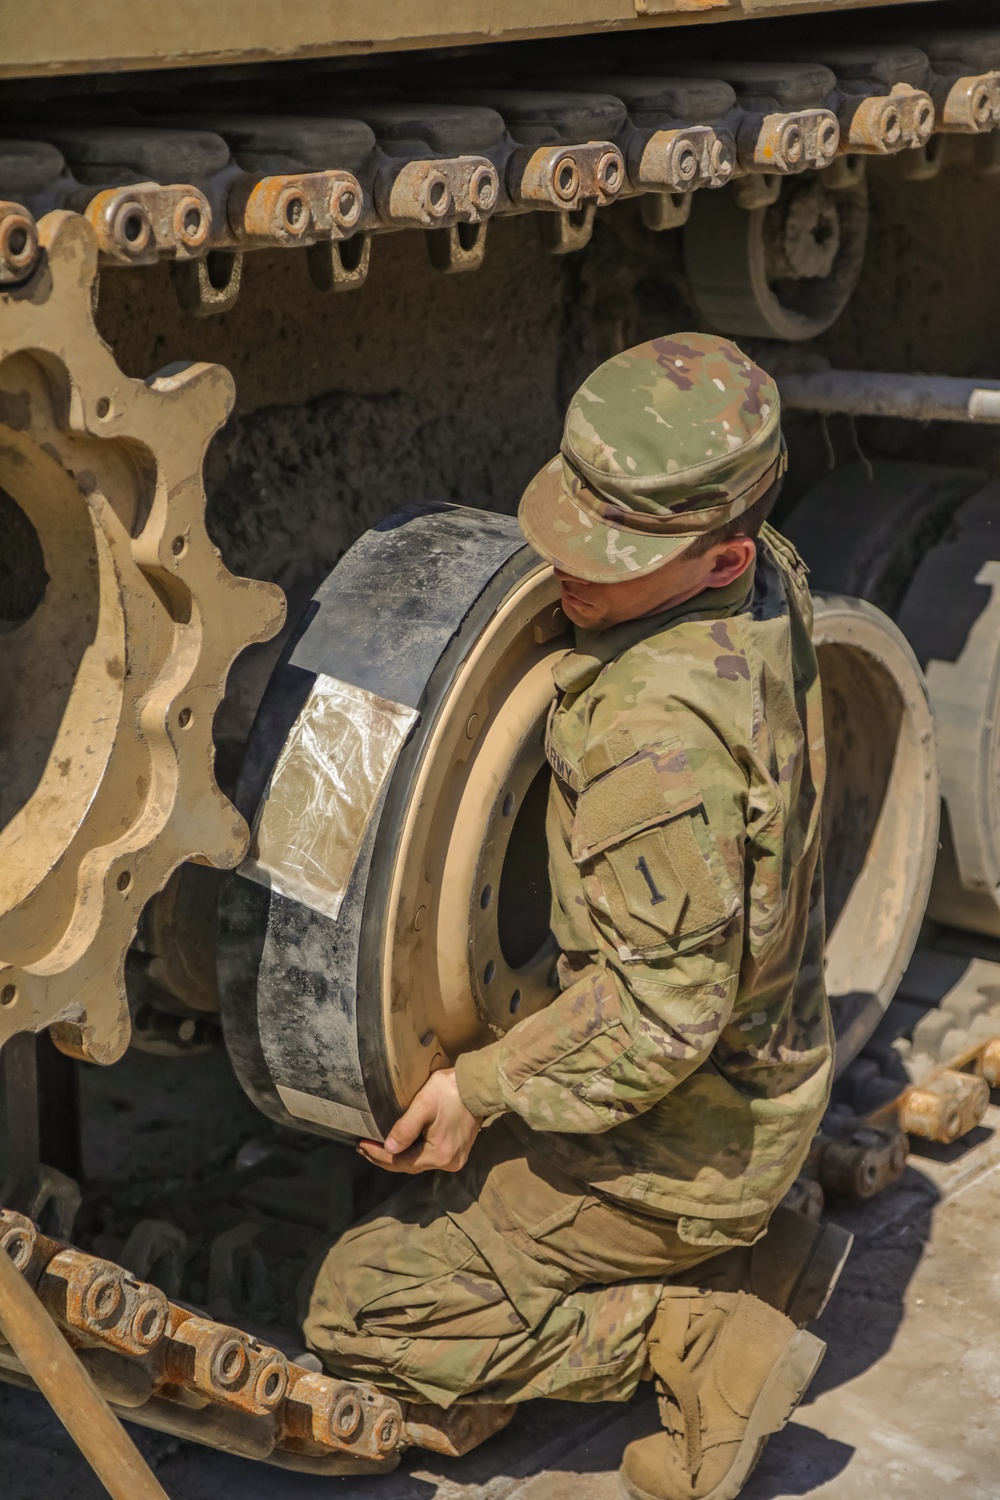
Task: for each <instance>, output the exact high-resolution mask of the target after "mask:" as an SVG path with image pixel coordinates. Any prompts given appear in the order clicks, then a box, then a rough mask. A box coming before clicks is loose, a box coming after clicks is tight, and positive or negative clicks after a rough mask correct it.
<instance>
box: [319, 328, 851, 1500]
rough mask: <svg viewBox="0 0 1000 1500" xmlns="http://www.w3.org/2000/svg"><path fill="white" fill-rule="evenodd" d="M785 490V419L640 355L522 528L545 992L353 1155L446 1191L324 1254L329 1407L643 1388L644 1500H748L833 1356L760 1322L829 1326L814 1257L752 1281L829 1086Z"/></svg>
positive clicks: (808, 648)
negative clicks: (531, 573)
mask: <svg viewBox="0 0 1000 1500" xmlns="http://www.w3.org/2000/svg"><path fill="white" fill-rule="evenodd" d="M784 467H785V451H784V444H783V439H782V436H781V427H780V414H779V401H778V392H777V390H776V388H775V386H774V383H773V382H772V380H771V379H770V378H769V377H768V376H767V375H766V374H765V373H764V372H763V371H762V370H761V369H759V368H758V367H757V366H756V365H754V364H753V363H752V362H751V361H750V360H749V359H747V358H746V356H745V355H743V354H742V353H741V352H740V350H739V349H737V348H736V346H735V345H734V344H732V343H730V342H728V341H727V340H726V339H722V338H715V337H710V336H707V335H704V334H677V335H674V336H673V337H669V338H659V339H654V340H653V341H652V342H651V343H647V344H642V345H640V346H639V347H638V348H635V349H630V350H628V351H627V352H625V353H624V354H621V355H617V356H616V357H615V358H613V359H610V360H608V361H607V363H605V364H603V365H601V366H600V368H599V369H598V370H596V371H595V372H594V374H593V375H592V376H591V377H590V379H589V380H587V381H586V383H585V384H584V385H583V386H582V387H581V388H580V390H579V391H578V392H577V393H576V395H575V396H574V398H573V400H572V402H571V403H570V407H569V411H568V414H567V417H566V425H565V429H564V434H563V441H562V451H561V455H560V456H559V457H558V458H557V459H556V460H555V461H554V462H553V463H551V464H549V465H548V466H547V467H546V468H545V469H544V470H543V471H542V472H541V473H540V474H539V475H538V476H537V477H536V479H535V480H534V481H533V482H532V484H531V485H530V486H529V487H528V490H527V491H526V493H525V495H524V497H523V499H522V501H521V507H520V522H521V526H522V529H523V531H524V534H525V536H526V537H527V539H528V541H529V542H530V543H531V544H532V546H533V547H535V549H536V550H537V551H538V552H540V553H541V555H542V556H543V557H545V558H548V559H549V560H550V561H551V562H552V563H553V565H554V567H555V569H556V573H557V576H558V578H559V580H560V582H561V585H562V604H563V609H564V610H565V612H566V614H567V615H568V616H569V618H570V620H571V621H572V622H573V624H574V625H575V626H576V646H575V649H574V650H573V651H571V652H570V653H569V654H568V655H567V656H566V657H565V658H564V659H563V660H562V661H561V662H560V663H559V665H558V667H557V668H556V672H555V678H556V689H557V693H558V697H557V700H556V702H555V703H554V705H553V709H552V713H551V715H550V719H549V725H548V731H547V736H546V749H547V755H548V759H549V762H550V764H551V767H552V773H553V774H552V784H551V794H550V800H549V809H548V820H547V836H548V845H549V858H550V874H551V883H552V928H553V931H554V933H555V936H556V938H557V940H558V943H559V947H560V949H561V958H560V960H559V973H560V979H561V983H562V992H561V994H560V995H559V996H557V998H556V999H555V1000H554V1001H553V1002H552V1004H551V1005H550V1006H549V1007H548V1008H547V1009H545V1010H543V1011H541V1012H540V1013H538V1014H535V1015H533V1016H530V1017H527V1018H525V1019H524V1020H523V1021H521V1022H519V1023H518V1024H517V1025H515V1026H513V1027H512V1029H511V1030H510V1031H509V1032H508V1033H507V1034H506V1035H505V1036H503V1037H501V1038H500V1039H499V1040H497V1041H495V1042H493V1043H491V1044H490V1045H488V1046H486V1047H484V1048H483V1049H482V1050H481V1051H478V1052H475V1053H470V1054H467V1055H465V1056H462V1057H459V1058H458V1060H457V1063H456V1065H455V1067H454V1068H449V1069H447V1070H443V1071H441V1072H437V1073H435V1074H433V1076H432V1077H431V1079H430V1080H429V1082H428V1083H427V1084H426V1085H425V1086H424V1088H423V1089H422V1090H421V1092H420V1093H419V1094H418V1096H417V1098H416V1099H415V1100H414V1102H413V1104H412V1105H411V1106H410V1108H409V1109H408V1110H407V1111H406V1113H405V1115H404V1116H403V1117H402V1119H401V1120H400V1121H399V1122H398V1124H397V1125H396V1126H395V1127H394V1129H393V1130H392V1132H391V1134H390V1135H389V1137H388V1139H387V1140H386V1141H385V1142H384V1144H382V1145H379V1144H378V1143H376V1142H365V1143H363V1145H362V1147H361V1150H362V1152H363V1154H364V1155H365V1156H366V1157H367V1158H368V1159H369V1160H370V1161H373V1162H377V1163H378V1164H379V1165H380V1166H383V1167H385V1168H386V1169H387V1170H389V1171H393V1172H399V1173H423V1172H427V1171H430V1170H431V1169H437V1173H436V1176H435V1177H433V1178H431V1179H430V1180H426V1179H425V1180H423V1181H420V1182H418V1183H411V1184H408V1185H407V1186H405V1187H404V1188H403V1189H402V1190H401V1191H399V1192H397V1193H396V1194H395V1195H394V1196H393V1197H391V1198H390V1199H389V1200H388V1201H387V1202H386V1203H384V1204H383V1205H382V1206H381V1207H380V1208H379V1209H377V1210H376V1211H375V1212H374V1213H372V1214H371V1215H369V1217H368V1218H367V1219H366V1220H365V1221H363V1222H362V1223H361V1224H359V1225H357V1226H355V1227H354V1228H352V1229H351V1230H349V1231H348V1232H347V1234H345V1235H344V1236H343V1238H342V1239H341V1240H340V1241H339V1242H338V1244H337V1245H336V1246H335V1247H334V1248H333V1249H332V1250H331V1251H330V1252H329V1254H328V1255H327V1257H326V1259H325V1261H324V1262H323V1264H322V1266H321V1268H320V1270H319V1272H318V1274H317V1276H316V1278H315V1282H314V1285H313V1287H312V1293H311V1299H310V1305H309V1309H308V1315H307V1318H306V1320H305V1331H306V1335H307V1338H308V1341H309V1343H310V1345H311V1346H312V1347H313V1348H314V1349H315V1350H316V1351H317V1352H318V1353H319V1354H320V1355H321V1356H322V1357H323V1359H324V1360H325V1362H326V1363H327V1365H328V1366H329V1367H330V1369H331V1370H333V1371H334V1372H335V1373H336V1374H338V1375H341V1376H347V1377H355V1378H366V1379H369V1380H371V1381H372V1382H373V1383H374V1384H376V1385H377V1386H379V1388H380V1389H382V1390H384V1391H386V1392H390V1393H392V1394H393V1395H396V1396H398V1397H401V1398H404V1399H405V1400H407V1401H409V1402H414V1403H434V1404H436V1405H437V1406H438V1407H445V1408H447V1407H450V1406H452V1404H453V1403H455V1402H476V1403H479V1404H480V1406H481V1408H482V1409H481V1411H480V1413H479V1416H480V1418H481V1419H483V1422H484V1423H485V1426H484V1427H482V1430H484V1432H485V1430H487V1428H489V1427H490V1426H491V1425H492V1426H493V1427H494V1428H495V1427H498V1426H501V1425H503V1423H504V1421H506V1419H507V1418H508V1416H509V1414H510V1411H511V1410H512V1403H516V1402H518V1401H522V1400H525V1399H527V1398H529V1397H535V1396H549V1397H559V1398H562V1399H564V1400H578V1401H598V1400H608V1399H621V1400H626V1399H628V1398H629V1397H630V1396H631V1395H632V1393H633V1392H634V1390H635V1389H636V1386H637V1384H638V1382H639V1381H640V1380H641V1379H642V1378H643V1377H644V1376H645V1377H647V1378H648V1377H650V1376H652V1378H654V1380H655V1382H656V1386H657V1390H658V1393H659V1405H660V1413H661V1417H662V1420H663V1431H662V1432H658V1433H656V1434H654V1435H652V1436H650V1437H647V1438H643V1439H641V1440H639V1441H637V1442H634V1443H632V1444H631V1445H630V1447H629V1448H628V1450H627V1451H626V1454H625V1458H624V1462H623V1466H622V1476H623V1484H624V1487H625V1490H626V1492H627V1494H629V1495H630V1496H632V1497H635V1500H702V1497H708V1496H711V1497H714V1500H723V1497H731V1496H734V1495H735V1494H736V1493H737V1492H738V1490H739V1489H740V1487H741V1486H742V1484H743V1482H744V1480H745V1479H746V1477H747V1475H748V1474H749V1472H750V1469H751V1467H752V1466H753V1463H754V1461H755V1460H756V1458H757V1456H758V1454H759V1452H760V1450H761V1448H762V1446H763V1444H764V1442H765V1441H766V1438H767V1435H768V1434H769V1433H771V1432H774V1431H776V1430H778V1429H779V1428H780V1427H782V1426H783V1425H784V1423H785V1422H786V1421H787V1419H788V1417H789V1416H790V1414H791V1412H792V1411H793V1410H794V1407H795V1405H796V1404H797V1402H798V1400H799V1399H800V1398H801V1396H802V1394H803V1392H804V1391H805V1389H806V1387H807V1386H808V1384H809V1381H810V1379H811V1378H812V1375H813V1373H814V1372H815V1370H816V1368H817V1366H818V1364H819V1361H820V1359H821V1357H822V1354H823V1352H824V1347H825V1346H824V1345H823V1344H822V1343H821V1341H820V1340H819V1339H817V1338H816V1337H815V1336H814V1335H812V1334H810V1333H807V1332H803V1331H800V1330H798V1329H797V1328H796V1324H795V1321H793V1320H792V1318H791V1317H788V1316H786V1315H785V1311H781V1310H779V1308H784V1309H786V1310H787V1311H789V1312H791V1313H792V1315H793V1317H794V1318H795V1319H796V1321H798V1322H802V1321H804V1320H805V1317H806V1316H808V1313H809V1312H810V1311H811V1310H812V1311H814V1310H815V1307H813V1308H812V1309H810V1308H809V1307H808V1306H807V1304H806V1302H804V1301H803V1300H802V1299H801V1297H800V1298H799V1301H798V1303H797V1304H796V1303H795V1292H794V1286H795V1284H796V1281H797V1282H798V1284H799V1286H801V1285H802V1284H803V1279H802V1274H801V1273H802V1271H803V1267H804V1266H806V1265H807V1262H808V1263H809V1264H808V1267H807V1269H808V1271H809V1276H808V1278H807V1279H808V1280H809V1281H810V1283H811V1284H813V1285H815V1283H816V1281H817V1275H818V1266H819V1263H820V1262H821V1261H822V1260H823V1257H824V1256H825V1257H826V1258H827V1259H828V1260H829V1259H830V1253H831V1252H830V1247H829V1245H827V1244H825V1242H824V1239H823V1235H822V1233H821V1231H819V1230H818V1229H814V1228H812V1227H809V1226H807V1227H806V1229H805V1230H803V1229H802V1227H801V1226H802V1225H803V1224H804V1223H805V1221H802V1220H799V1226H800V1227H799V1230H798V1231H797V1238H796V1241H795V1244H794V1245H793V1244H792V1241H791V1240H790V1239H787V1238H786V1241H785V1243H784V1244H783V1245H782V1246H781V1247H779V1248H780V1250H781V1254H780V1255H779V1256H778V1257H777V1258H775V1257H774V1256H772V1273H773V1270H774V1267H775V1266H778V1267H779V1274H778V1275H777V1276H775V1275H774V1274H772V1273H768V1272H767V1270H766V1267H765V1268H764V1270H763V1272H762V1271H761V1266H760V1265H758V1266H757V1270H756V1271H755V1270H754V1269H753V1266H752V1265H751V1269H750V1271H749V1272H748V1269H747V1267H748V1264H750V1263H751V1262H755V1261H758V1260H759V1259H760V1257H761V1256H762V1255H764V1252H765V1249H766V1247H767V1246H768V1245H769V1244H771V1243H773V1241H772V1240H771V1237H770V1236H768V1238H766V1239H762V1237H763V1236H764V1235H765V1231H766V1229H767V1227H768V1221H769V1219H770V1216H771V1214H772V1212H773V1211H774V1209H775V1206H776V1205H777V1204H778V1203H779V1202H780V1200H781V1198H782V1197H783V1195H784V1194H785V1193H786V1192H787V1191H788V1189H789V1187H790V1186H791V1184H792V1183H793V1181H794V1180H795V1178H796V1176H797V1174H798V1172H799V1169H800V1168H801V1166H802V1164H803V1161H804V1160H805V1157H806V1154H807V1152H808V1149H809V1145H810V1141H811V1139H812V1136H813V1133H814V1131H815V1130H816V1127H817V1126H818V1124H819V1121H820V1118H821V1116H822V1114H823V1111H824V1108H825V1106H826V1103H827V1098H828V1094H829V1088H830V1079H831V1065H832V1056H833V1044H832V1036H831V1025H830V1015H829V1008H828V1005H827V999H826V994H825V990H824V984H823V941H824V926H823V887H822V872H821V863H820V833H819V816H820V801H821V797H822V790H823V779H824V744H823V720H822V708H821V702H820V689H819V681H818V676H817V667H816V657H815V654H814V652H813V648H812V644H811V640H810V623H811V603H810V597H809V592H808V589H807V587H806V582H805V569H804V567H803V565H802V563H801V561H800V560H799V558H798V556H797V555H796V553H795V551H794V550H793V548H792V547H791V546H790V545H789V544H788V542H786V541H784V540H783V539H782V538H781V537H780V536H779V535H778V534H777V532H775V531H774V530H772V529H771V528H770V527H769V526H768V525H767V524H766V518H767V515H768V513H769V511H770V509H771V507H772V505H773V504H774V501H775V498H776V496H777V493H778V489H779V486H780V481H781V475H782V473H783V470H784ZM484 1124H486V1125H487V1126H488V1128H487V1129H486V1130H485V1131H483V1133H482V1136H481V1138H480V1139H479V1140H478V1141H477V1137H478V1136H479V1134H480V1130H481V1127H483V1125H484ZM474 1145H475V1150H473V1149H472V1148H473V1146H474ZM470 1152H471V1155H470ZM785 1212H787V1211H785ZM758 1241H760V1244H757V1242H758ZM800 1242H802V1243H800ZM751 1246H756V1248H755V1249H754V1250H753V1251H751V1250H750V1248H749V1247H751ZM734 1249H735V1252H736V1253H735V1254H734ZM723 1252H727V1253H726V1254H724V1255H723V1258H722V1259H721V1260H719V1261H718V1262H717V1263H716V1264H715V1266H713V1264H712V1263H711V1258H713V1257H718V1256H720V1255H722V1253H723ZM834 1258H836V1257H834ZM705 1262H710V1263H709V1264H707V1265H706V1264H704V1263H705ZM696 1267H701V1269H700V1270H695V1268H696ZM720 1267H725V1270H724V1272H723V1273H722V1274H720V1273H719V1268H720ZM820 1269H822V1268H820ZM833 1269H834V1267H833V1264H832V1262H831V1264H830V1265H829V1266H828V1267H827V1268H826V1271H825V1272H824V1275H822V1276H820V1278H819V1279H820V1280H822V1279H824V1276H825V1279H826V1280H827V1281H829V1280H830V1279H831V1274H832V1272H833ZM749 1274H752V1275H753V1276H754V1278H755V1279H754V1281H753V1284H754V1285H755V1286H757V1287H758V1288H760V1287H768V1288H770V1289H771V1290H770V1292H769V1295H770V1298H771V1301H772V1302H774V1303H776V1304H777V1305H775V1306H772V1305H769V1303H766V1302H764V1301H763V1300H760V1299H758V1298H757V1297H755V1296H753V1295H749V1294H748V1292H746V1291H744V1290H740V1289H734V1288H740V1287H742V1286H746V1285H748V1284H749V1283H748V1281H747V1277H748V1275H749ZM720 1288H721V1289H720ZM426 1409H427V1408H426V1406H425V1408H424V1411H425V1413H426ZM410 1411H411V1415H418V1414H419V1407H417V1408H413V1407H411V1408H410ZM480 1425H481V1426H482V1423H481V1424H480Z"/></svg>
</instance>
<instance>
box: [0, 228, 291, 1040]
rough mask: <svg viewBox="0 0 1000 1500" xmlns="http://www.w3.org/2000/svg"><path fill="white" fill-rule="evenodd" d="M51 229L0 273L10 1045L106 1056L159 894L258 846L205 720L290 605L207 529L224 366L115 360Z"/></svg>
mask: <svg viewBox="0 0 1000 1500" xmlns="http://www.w3.org/2000/svg"><path fill="white" fill-rule="evenodd" d="M39 228H40V235H41V240H42V244H43V247H44V255H43V256H42V259H41V262H40V265H39V268H38V270H37V271H36V272H35V274H34V275H33V276H32V278H31V279H30V281H29V282H27V283H25V284H24V285H22V286H20V287H17V288H14V289H11V290H9V291H4V292H2V293H0V501H2V502H3V504H2V507H0V532H3V530H4V525H5V517H6V522H7V528H8V531H10V530H11V529H13V530H14V531H16V532H18V533H19V534H20V535H21V536H22V537H24V536H26V537H27V539H28V541H29V542H30V543H31V544H32V546H33V547H34V550H35V554H36V559H37V561H36V569H35V571H36V573H37V575H38V586H37V589H36V594H37V602H35V601H34V600H29V604H30V603H31V602H35V607H34V609H33V610H29V609H27V608H26V607H25V605H24V592H25V591H24V587H21V588H20V589H19V590H15V592H16V593H18V597H19V600H20V608H19V611H11V610H10V609H7V610H3V611H0V612H2V613H6V614H7V615H10V614H11V613H14V614H17V613H19V614H20V616H21V617H20V618H19V619H14V620H11V619H9V618H8V619H7V620H4V619H0V659H3V660H4V670H3V672H2V674H0V1045H2V1043H3V1042H4V1041H5V1040H6V1039H7V1037H9V1036H10V1035H12V1034H13V1033H14V1032H17V1031H38V1030H41V1029H42V1028H44V1027H46V1026H48V1027H51V1028H52V1035H53V1038H54V1039H55V1040H56V1042H57V1044H58V1045H59V1046H60V1047H61V1048H62V1049H63V1050H64V1051H67V1052H70V1053H73V1054H74V1055H76V1056H79V1057H84V1058H87V1059H90V1060H92V1061H96V1062H112V1061H114V1060H115V1058H117V1057H118V1056H120V1055H121V1053H122V1052H123V1051H124V1049H125V1047H126V1045H127V1043H128V1037H129V1019H128V1007H127V1004H126V1000H125V988H124V959H125V952H126V949H127V948H128V945H129V942H130V941H131V939H132V937H133V935H134V933H135V928H136V923H137V921H138V917H139V913H140V912H141V910H142V907H143V905H144V903H145V902H146V901H148V900H149V898H150V897H151V896H152V895H153V894H154V893H155V892H156V891H158V890H160V889H161V888H162V886H163V885H164V883H165V882H166V880H167V879H168V877H169V876H170V874H171V872H172V871H173V870H174V869H175V868H176V867H177V866H178V865H179V864H180V863H181V862H182V861H183V860H189V859H193V860H196V861H197V862H199V863H202V864H209V865H215V866H219V867H222V868H231V867H232V866H234V865H235V864H237V863H238V862H239V861H240V859H242V857H243V855H244V853H245V851H246V846H247V838H248V832H247V828H246V824H245V823H244V821H243V819H242V818H241V817H240V815H239V814H238V813H237V811H236V809H235V808H234V807H233V806H232V804H231V803H230V802H229V801H228V799H227V798H226V797H225V796H223V794H222V792H221V791H220V790H219V788H218V786H217V785H216V781H215V775H214V769H213V759H214V756H213V746H212V720H213V717H214V714H215V711H216V708H217V707H218V704H219V701H220V699H221V697H222V693H223V691H224V688H225V681H226V675H227V673H228V670H229V667H230V665H231V664H232V662H233V660H234V658H235V657H236V656H237V655H238V653H239V652H240V651H241V650H242V649H243V648H244V647H245V646H248V645H250V644H251V643H253V642H256V641H262V640H267V639H268V638H269V637H271V636H272V635H274V634H275V632H276V631H277V630H278V629H279V627H280V625H281V622H282V620H283V618H284V601H283V596H282V594H281V591H280V589H278V588H277V587H275V586H274V585H271V584H266V583H260V582H257V581H255V580H252V579H247V578H237V577H235V576H234V575H233V574H232V573H230V572H229V571H228V570H227V569H226V568H225V566H224V565H223V563H222V560H221V558H220V556H219V553H218V551H217V550H216V548H215V547H214V546H213V544H212V542H211V541H210V540H209V536H208V533H207V531H206V529H205V520H204V515H205V491H204V486H203V482H202V464H203V460H204V456H205V450H206V448H207V446H208V443H209V440H210V439H211V437H212V436H213V434H214V433H215V432H216V431H217V429H218V428H219V427H220V426H221V424H222V423H223V421H224V420H225V418H226V416H227V415H228V412H229V410H230V408H231V405H232V400H233V382H232V379H231V377H230V375H229V374H228V372H227V371H226V370H224V369H222V367H221V366H219V365H210V364H192V365H188V366H185V367H182V368H179V367H171V368H170V369H168V370H165V371H163V372H161V373H160V374H159V375H156V376H153V377H152V378H151V379H150V380H148V381H142V380H135V379H132V378H130V377H128V376H126V375H124V374H123V373H122V371H121V370H120V369H119V368H118V366H117V364H116V363H115V360H114V356H113V354H112V352H111V350H110V349H109V348H108V346H107V345H106V344H105V343H104V342H103V340H102V339H101V337H100V335H99V334H98V332H97V328H96V325H95V323H94V316H93V307H92V288H93V285H94V280H95V277H96V274H97V246H96V242H95V240H94V237H93V233H92V231H91V229H90V227H89V226H88V225H87V224H86V222H85V221H84V220H83V219H82V218H80V217H79V216H78V215H75V214H70V213H64V212H56V213H51V214H49V215H47V216H46V218H45V219H44V220H42V222H41V224H40V226H39ZM32 528H33V529H34V536H32V534H31V533H32ZM30 551H31V548H30V547H29V548H28V551H27V553H24V554H23V555H25V556H27V555H29V554H30ZM42 559H44V569H42V566H41V561H42ZM29 571H30V568H29ZM46 575H47V576H46ZM0 589H2V578H0ZM0 606H2V593H0Z"/></svg>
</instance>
